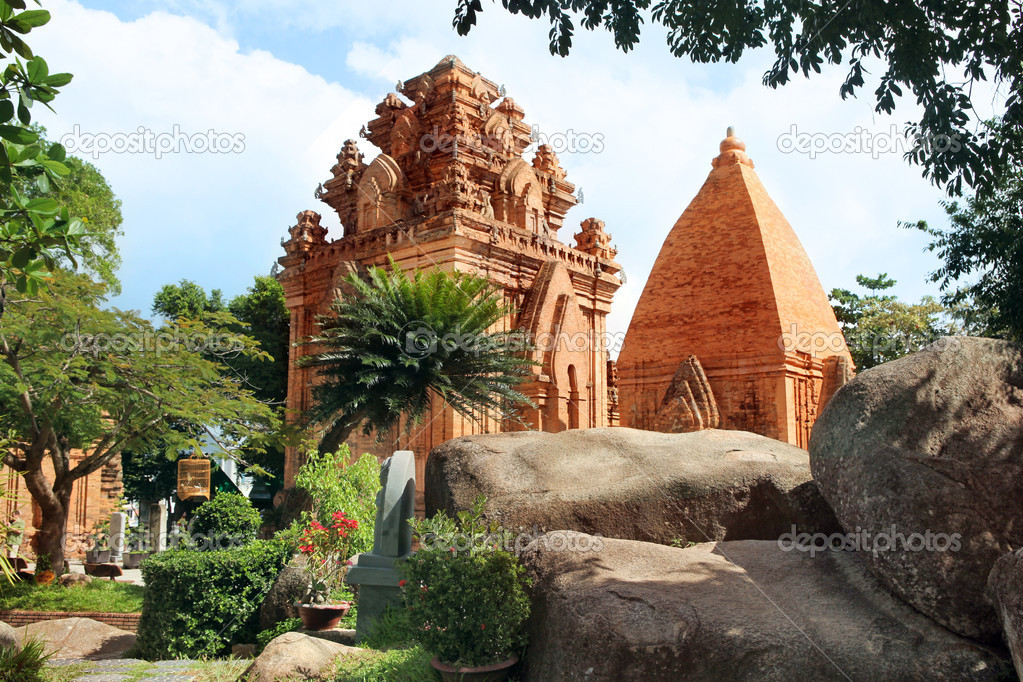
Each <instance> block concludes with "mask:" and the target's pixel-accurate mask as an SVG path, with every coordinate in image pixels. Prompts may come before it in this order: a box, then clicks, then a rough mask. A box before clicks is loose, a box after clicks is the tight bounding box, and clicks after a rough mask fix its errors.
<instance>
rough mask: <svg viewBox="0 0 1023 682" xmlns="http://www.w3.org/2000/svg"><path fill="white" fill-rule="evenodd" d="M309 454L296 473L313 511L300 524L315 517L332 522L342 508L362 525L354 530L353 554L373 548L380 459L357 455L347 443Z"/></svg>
mask: <svg viewBox="0 0 1023 682" xmlns="http://www.w3.org/2000/svg"><path fill="white" fill-rule="evenodd" d="M307 457H308V458H307V459H306V461H305V464H303V465H302V466H301V468H300V469H299V470H298V474H297V475H296V476H295V486H296V487H297V488H301V489H302V490H304V491H305V492H306V493H307V494H308V495H309V499H310V501H311V503H312V512H311V513H310V512H306V513H304V514H303V516H302V522H301V524H300V526H302V527H304V526H306V525H308V523H309V522H310V521H313V520H315V521H319V522H320V523H322V524H323V525H325V526H329V525H330V524H331V523H333V514H334V512H339V511H341V512H344V513H345V516H346V517H348V518H350V519H355V520H356V521H358V522H359V527H358V528H356V529H354V530H352V531H351V552H352V554H358V553H360V552H368V551H370V550H371V549H373V527H374V526H375V525H376V517H377V503H376V499H377V492H379V491H380V462H379V461H378V460H377V458H376V457H374V456H373V455H363V456H362V457H359V458H358V459H355V458H353V457H352V454H351V452H350V451H349V450H348V446H347V445H342V446H341V447H340V448H339V449H338V451H337V452H327V453H322V454H321V453H318V452H316V451H315V450H313V451H312V452H310V453H309V454H308V455H307Z"/></svg>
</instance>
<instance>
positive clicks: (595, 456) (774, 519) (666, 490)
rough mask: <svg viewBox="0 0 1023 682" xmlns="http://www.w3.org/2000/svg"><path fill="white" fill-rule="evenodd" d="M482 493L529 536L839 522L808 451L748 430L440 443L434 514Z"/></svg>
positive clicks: (670, 536) (683, 536) (701, 534)
mask: <svg viewBox="0 0 1023 682" xmlns="http://www.w3.org/2000/svg"><path fill="white" fill-rule="evenodd" d="M479 495H486V496H487V515H488V516H489V517H491V518H493V519H496V520H498V521H500V522H501V523H502V524H503V525H504V526H505V527H506V528H520V529H524V530H526V531H532V530H534V527H535V528H536V529H537V530H539V531H543V530H553V529H570V530H575V531H580V532H585V533H593V534H600V535H603V536H606V537H614V538H624V539H631V540H645V541H650V542H660V543H664V544H668V543H671V542H673V541H675V542H676V543H679V542H704V541H708V540H724V539H728V540H747V539H760V540H767V539H777V538H778V537H779V536H780V535H781V534H783V533H786V532H789V531H791V529H792V526H793V525H796V526H799V528H800V529H801V530H806V531H810V532H815V531H823V532H831V531H834V530H837V529H838V526H837V523H836V521H835V519H834V515H833V514H832V513H831V510H830V509H829V508H828V506H827V504H826V503H825V502H824V500H823V498H822V497H821V495H820V491H819V490H818V488H817V485H816V484H815V483H814V482H813V481H812V480H811V479H810V464H809V456H808V454H807V452H806V451H805V450H801V449H800V448H797V447H795V446H792V445H788V444H787V443H782V442H779V441H776V440H772V439H770V438H765V437H763V436H758V435H756V434H752V433H746V432H743V431H719V430H713V429H711V430H706V431H697V432H694V433H679V434H674V433H656V432H653V431H640V430H637V429H627V428H598V429H585V430H578V429H576V430H570V431H563V432H561V433H543V432H536V431H529V432H518V433H504V434H497V435H479V436H463V437H461V438H456V439H454V440H450V441H447V442H446V443H443V444H441V445H438V446H437V447H435V448H434V449H433V451H432V452H431V453H430V457H429V460H428V461H427V463H426V487H425V498H426V500H425V502H426V512H427V514H432V513H434V512H435V511H437V510H444V511H446V512H448V513H449V514H450V513H454V512H457V511H460V510H463V509H468V508H470V507H471V506H472V503H473V501H474V500H475V499H476V497H477V496H479Z"/></svg>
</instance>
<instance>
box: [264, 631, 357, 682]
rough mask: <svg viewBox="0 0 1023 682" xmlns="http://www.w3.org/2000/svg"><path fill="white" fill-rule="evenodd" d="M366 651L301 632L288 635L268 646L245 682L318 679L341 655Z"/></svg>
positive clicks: (355, 654) (354, 654)
mask: <svg viewBox="0 0 1023 682" xmlns="http://www.w3.org/2000/svg"><path fill="white" fill-rule="evenodd" d="M365 651H366V650H365V649H357V648H355V647H349V646H344V645H343V644H336V643H334V642H330V641H327V640H325V639H319V638H317V637H310V636H309V635H303V634H302V633H300V632H286V633H284V634H283V635H281V636H280V637H277V638H275V639H273V640H271V641H270V643H269V644H267V645H266V648H265V649H263V652H262V653H261V654H259V656H258V657H257V658H256V660H254V661H253V662H252V665H251V666H249V667H248V669H246V671H245V676H247V677H246V678H245V679H247V680H248V681H249V682H277V681H278V680H286V679H290V678H297V679H315V678H316V676H317V675H319V674H320V672H322V671H323V670H324V669H325V668H326V667H327V665H328V664H329V663H330V662H331V661H332V660H334V659H335V658H337V657H338V656H361V655H362V654H363V653H364V652H365Z"/></svg>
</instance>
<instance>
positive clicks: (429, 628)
mask: <svg viewBox="0 0 1023 682" xmlns="http://www.w3.org/2000/svg"><path fill="white" fill-rule="evenodd" d="M485 504H486V498H483V497H480V498H479V499H477V500H476V502H475V503H474V505H473V508H472V510H470V511H464V512H460V513H459V514H458V520H457V522H456V521H455V520H453V519H451V518H450V517H448V516H447V515H445V514H444V513H443V512H441V513H438V514H437V515H436V516H434V517H433V518H432V519H423V520H413V521H412V530H413V533H414V534H415V536H416V538H417V539H418V540H419V550H418V551H417V552H416V553H415V554H413V555H412V556H411V557H409V558H408V559H406V560H405V561H403V562H402V565H401V571H402V573H403V575H404V577H405V579H404V580H402V581H401V582H400V583H399V585H400V586H401V588H402V592H403V599H404V603H405V606H406V608H407V613H408V616H409V618H410V621H411V624H412V627H413V628H414V629H415V631H416V633H417V638H418V639H419V640H420V642H421V643H422V645H423V647H424V648H425V649H426V650H427V651H429V652H430V653H432V654H434V659H433V660H432V661H431V663H432V665H433V667H434V668H435V669H436V670H437V671H438V672H440V674H441V677H442V678H443V679H445V680H480V681H483V680H485V681H486V682H497V681H498V680H504V679H506V678H507V676H508V674H509V673H510V672H511V669H512V667H513V666H514V665H515V664H516V663H517V662H518V660H519V657H518V654H519V653H520V652H521V651H522V649H523V647H524V646H525V644H526V632H525V622H526V619H527V618H528V617H529V609H530V603H529V596H528V594H527V593H526V588H527V587H528V586H529V578H528V576H527V575H526V572H525V569H524V568H523V567H522V565H521V564H519V561H518V558H517V557H516V556H515V555H514V554H513V553H511V552H509V551H508V550H507V549H506V548H507V547H508V546H509V544H510V540H511V534H510V533H509V532H508V531H505V530H503V529H500V528H499V527H498V526H497V525H496V524H495V523H489V524H488V523H487V522H486V521H485V520H484V519H483V509H484V505H485Z"/></svg>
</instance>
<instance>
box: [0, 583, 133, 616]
mask: <svg viewBox="0 0 1023 682" xmlns="http://www.w3.org/2000/svg"><path fill="white" fill-rule="evenodd" d="M142 593H143V588H142V587H141V586H140V585H132V584H129V583H118V582H113V581H111V580H93V581H92V582H91V583H89V584H88V585H75V586H73V587H64V586H62V585H36V584H34V583H30V582H20V583H15V584H13V585H8V584H4V585H2V586H0V610H8V609H17V610H21V611H103V612H109V613H138V612H140V611H142Z"/></svg>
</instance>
